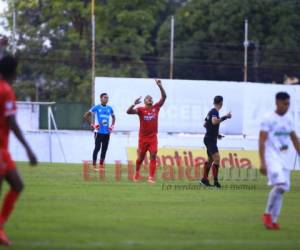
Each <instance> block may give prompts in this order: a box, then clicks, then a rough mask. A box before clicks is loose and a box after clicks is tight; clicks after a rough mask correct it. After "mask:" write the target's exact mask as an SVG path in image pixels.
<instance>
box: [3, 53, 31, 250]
mask: <svg viewBox="0 0 300 250" xmlns="http://www.w3.org/2000/svg"><path fill="white" fill-rule="evenodd" d="M17 64H18V63H17V60H16V59H15V58H14V57H12V56H9V55H7V56H5V57H3V58H2V59H1V60H0V185H1V184H2V182H3V180H6V181H7V182H8V184H9V186H10V190H9V191H8V192H7V193H6V195H5V197H4V200H3V202H2V208H1V211H0V245H7V246H8V245H10V244H11V242H10V240H9V239H8V237H7V236H6V234H5V231H4V224H5V222H6V221H7V220H8V218H9V215H10V214H11V212H12V211H13V208H14V205H15V203H16V201H17V199H18V197H19V195H20V193H21V191H22V189H23V182H22V179H21V177H20V175H19V173H18V170H17V169H16V165H15V163H14V161H13V160H12V159H11V157H10V154H9V151H8V137H9V131H10V130H12V131H13V132H14V134H15V136H16V137H17V138H18V140H19V141H20V142H21V144H22V145H23V146H24V148H25V149H26V152H27V155H28V158H29V160H30V163H31V164H32V165H36V164H37V160H36V157H35V155H34V153H33V152H32V150H31V148H30V147H29V145H28V144H27V142H26V140H25V139H24V137H23V134H22V132H21V130H20V128H19V125H18V123H17V122H16V118H15V113H16V101H15V94H14V91H13V90H12V88H11V86H10V84H12V83H13V82H14V81H15V79H16V72H17Z"/></svg>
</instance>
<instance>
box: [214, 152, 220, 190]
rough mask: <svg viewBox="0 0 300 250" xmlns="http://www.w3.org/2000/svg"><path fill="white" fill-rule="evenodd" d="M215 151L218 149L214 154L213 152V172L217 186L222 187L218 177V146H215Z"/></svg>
mask: <svg viewBox="0 0 300 250" xmlns="http://www.w3.org/2000/svg"><path fill="white" fill-rule="evenodd" d="M214 151H217V152H215V153H214V154H212V159H213V164H212V173H213V177H214V186H215V187H217V188H220V187H221V185H220V183H219V179H218V176H219V166H220V154H219V152H218V148H217V146H216V147H215V149H214Z"/></svg>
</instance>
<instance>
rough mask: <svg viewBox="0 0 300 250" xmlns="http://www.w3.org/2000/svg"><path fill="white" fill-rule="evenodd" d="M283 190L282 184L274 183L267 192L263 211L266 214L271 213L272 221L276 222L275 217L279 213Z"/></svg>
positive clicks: (276, 217)
mask: <svg viewBox="0 0 300 250" xmlns="http://www.w3.org/2000/svg"><path fill="white" fill-rule="evenodd" d="M284 192H285V186H284V185H275V186H274V187H273V188H272V189H271V191H270V193H269V198H268V203H267V207H266V210H265V212H266V213H267V214H271V216H272V222H273V223H276V222H277V219H278V217H279V215H280V210H281V205H282V198H283V193H284Z"/></svg>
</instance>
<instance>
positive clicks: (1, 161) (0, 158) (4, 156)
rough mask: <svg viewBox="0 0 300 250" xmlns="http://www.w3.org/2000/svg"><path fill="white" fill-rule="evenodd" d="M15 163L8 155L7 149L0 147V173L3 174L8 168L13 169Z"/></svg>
mask: <svg viewBox="0 0 300 250" xmlns="http://www.w3.org/2000/svg"><path fill="white" fill-rule="evenodd" d="M15 168H16V164H15V163H14V161H13V160H12V159H11V157H10V153H9V152H8V150H7V149H0V175H5V174H6V173H7V172H8V171H9V170H11V169H15Z"/></svg>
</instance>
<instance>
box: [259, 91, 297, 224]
mask: <svg viewBox="0 0 300 250" xmlns="http://www.w3.org/2000/svg"><path fill="white" fill-rule="evenodd" d="M289 106H290V96H289V94H288V93H286V92H279V93H277V94H276V110H275V111H273V112H272V113H270V114H268V115H267V116H265V118H264V119H263V121H262V123H261V128H260V133H259V156H260V162H261V166H260V172H261V173H262V174H263V175H266V176H267V178H268V185H269V186H270V187H272V189H271V191H270V193H269V197H268V202H267V206H266V210H265V213H264V214H263V216H262V220H263V223H264V225H265V227H266V229H270V230H279V229H280V226H279V224H278V222H277V220H278V217H279V215H280V210H281V206H282V200H283V194H284V193H285V192H287V191H289V189H290V173H291V169H292V167H293V165H294V160H295V158H294V157H291V155H292V154H293V153H292V152H291V148H292V146H294V147H295V149H296V151H297V153H298V156H297V157H298V160H299V156H300V143H299V140H298V138H297V135H296V133H295V128H294V121H293V120H292V118H291V117H290V116H289V114H288V113H287V111H288V109H289Z"/></svg>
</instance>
